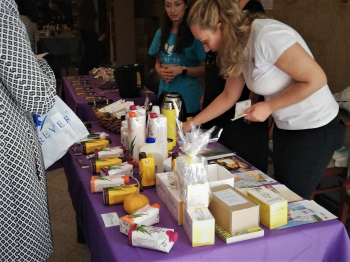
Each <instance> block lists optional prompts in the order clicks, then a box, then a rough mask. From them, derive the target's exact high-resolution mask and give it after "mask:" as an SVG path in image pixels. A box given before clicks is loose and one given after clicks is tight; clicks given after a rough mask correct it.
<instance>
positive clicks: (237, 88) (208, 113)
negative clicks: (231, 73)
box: [182, 75, 245, 133]
mask: <svg viewBox="0 0 350 262" xmlns="http://www.w3.org/2000/svg"><path fill="white" fill-rule="evenodd" d="M244 83H245V81H244V78H243V76H242V75H240V76H239V77H237V78H229V79H227V80H226V84H225V89H224V91H222V93H221V94H220V95H218V96H217V97H216V98H215V99H214V101H213V102H211V103H210V105H209V106H207V107H206V108H205V109H204V110H203V111H202V112H201V113H199V114H198V115H197V116H195V117H194V118H193V119H192V120H191V121H187V122H185V123H183V125H182V131H183V132H184V133H186V132H188V131H190V130H191V129H192V125H193V126H198V125H200V124H203V123H206V122H208V121H210V120H212V119H214V118H215V117H218V116H220V115H221V114H223V113H225V112H226V111H227V110H229V109H230V108H231V107H233V105H234V104H235V103H236V102H237V100H238V99H239V97H240V96H241V94H242V90H243V87H244Z"/></svg>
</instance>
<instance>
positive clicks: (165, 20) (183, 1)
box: [148, 0, 205, 116]
mask: <svg viewBox="0 0 350 262" xmlns="http://www.w3.org/2000/svg"><path fill="white" fill-rule="evenodd" d="M164 6H165V8H164V13H163V17H162V21H161V28H160V29H158V31H157V32H156V35H155V37H154V39H153V42H152V45H151V47H150V49H149V52H148V54H149V55H151V56H154V57H156V65H155V70H156V71H157V73H158V74H159V75H160V76H161V80H160V83H159V93H158V95H159V96H160V97H161V93H162V92H163V91H165V92H177V93H180V94H181V95H182V97H183V99H184V102H185V106H186V111H187V116H192V115H194V114H196V113H198V112H199V100H200V99H201V97H202V93H203V90H202V87H201V85H200V83H199V81H198V79H197V77H200V76H204V59H205V51H204V48H203V45H202V44H201V43H200V42H199V41H198V40H196V39H195V38H194V37H193V35H192V33H191V31H190V29H189V27H188V26H187V22H186V19H187V15H188V12H189V3H188V0H164ZM160 102H161V101H160Z"/></svg>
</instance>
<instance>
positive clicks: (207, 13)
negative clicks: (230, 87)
mask: <svg viewBox="0 0 350 262" xmlns="http://www.w3.org/2000/svg"><path fill="white" fill-rule="evenodd" d="M266 17H267V16H266V15H264V14H261V13H256V14H250V13H248V12H247V11H241V9H240V8H239V6H238V1H232V0H197V1H196V2H195V3H194V5H193V6H192V8H191V10H190V13H189V15H188V18H187V23H188V25H189V26H191V25H194V24H196V25H198V26H200V28H201V29H203V30H211V31H213V32H215V31H216V30H217V25H218V24H219V23H221V25H222V26H221V30H222V42H221V46H220V48H219V50H218V56H217V64H218V65H219V66H220V74H221V75H222V76H223V77H224V78H225V79H227V78H229V77H237V76H239V75H240V74H241V72H242V62H243V50H244V47H245V44H246V43H245V41H246V38H245V36H246V34H248V32H249V30H250V25H251V23H252V22H253V21H254V19H256V18H266Z"/></svg>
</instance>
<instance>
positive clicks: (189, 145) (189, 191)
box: [174, 119, 215, 209]
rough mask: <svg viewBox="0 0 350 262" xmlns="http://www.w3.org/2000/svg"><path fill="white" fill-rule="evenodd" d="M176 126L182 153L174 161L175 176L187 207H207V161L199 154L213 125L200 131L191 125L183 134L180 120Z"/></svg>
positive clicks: (208, 189)
mask: <svg viewBox="0 0 350 262" xmlns="http://www.w3.org/2000/svg"><path fill="white" fill-rule="evenodd" d="M176 123H177V127H178V136H179V138H178V143H179V145H180V149H181V150H182V152H183V153H184V154H182V155H181V156H179V157H177V159H176V163H175V170H174V171H175V178H176V183H177V185H178V187H179V190H180V192H181V194H182V198H183V201H184V203H185V207H186V208H187V209H193V208H201V207H208V206H209V202H210V198H211V191H210V186H209V180H208V168H207V166H208V162H207V160H206V158H205V157H203V156H201V155H199V152H200V151H201V150H204V149H205V148H206V147H207V145H208V143H209V141H210V137H211V134H212V133H213V131H214V130H215V127H213V128H211V129H209V130H208V131H205V132H202V131H201V130H200V128H199V127H193V128H192V131H191V132H190V134H188V135H187V136H184V134H183V133H182V131H181V128H180V121H179V120H177V119H176Z"/></svg>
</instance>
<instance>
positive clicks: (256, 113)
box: [244, 102, 273, 122]
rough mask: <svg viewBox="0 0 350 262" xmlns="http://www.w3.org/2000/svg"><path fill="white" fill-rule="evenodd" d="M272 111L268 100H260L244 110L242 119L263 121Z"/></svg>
mask: <svg viewBox="0 0 350 262" xmlns="http://www.w3.org/2000/svg"><path fill="white" fill-rule="evenodd" d="M272 112H273V110H272V109H271V107H270V104H269V103H268V102H260V103H257V104H254V105H252V106H251V107H250V108H248V109H247V110H246V111H244V113H245V114H247V115H246V116H245V117H244V119H246V120H250V121H254V122H264V121H265V120H266V119H267V118H268V117H269V116H270V115H271V113H272Z"/></svg>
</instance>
